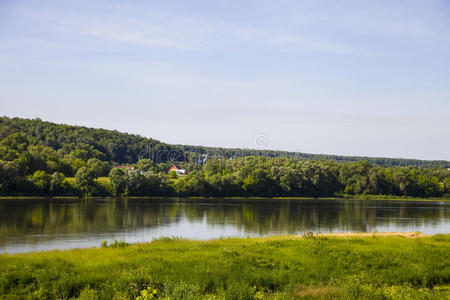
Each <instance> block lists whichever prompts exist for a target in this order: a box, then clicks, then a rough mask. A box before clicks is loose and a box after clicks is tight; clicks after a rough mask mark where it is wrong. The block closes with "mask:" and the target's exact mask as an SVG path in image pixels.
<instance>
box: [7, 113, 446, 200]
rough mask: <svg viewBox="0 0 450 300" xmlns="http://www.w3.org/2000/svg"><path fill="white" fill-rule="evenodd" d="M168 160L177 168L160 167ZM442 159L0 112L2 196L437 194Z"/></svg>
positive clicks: (441, 191) (441, 190)
mask: <svg viewBox="0 0 450 300" xmlns="http://www.w3.org/2000/svg"><path fill="white" fill-rule="evenodd" d="M206 155H207V156H206ZM206 157H207V158H208V159H206V160H205V158H206ZM173 164H178V165H180V166H181V167H182V168H184V169H186V171H187V175H185V176H179V175H176V174H174V173H170V174H169V173H168V170H169V168H170V167H171V165H173ZM449 168H450V162H448V161H424V160H409V159H393V158H365V157H345V156H331V155H312V154H305V153H289V152H282V151H268V150H248V149H222V148H211V147H201V146H183V145H170V144H165V143H162V142H160V141H157V140H154V139H150V138H144V137H141V136H138V135H132V134H127V133H120V132H118V131H112V130H104V129H93V128H86V127H80V126H69V125H60V124H54V123H50V122H44V121H41V120H40V119H33V120H30V119H20V118H8V117H2V118H0V195H3V196H37V195H39V196H216V197H229V196H242V197H249V196H253V197H300V196H302V197H303V196H304V197H341V196H349V195H396V196H413V197H442V196H446V195H447V196H448V195H449V194H450V169H449Z"/></svg>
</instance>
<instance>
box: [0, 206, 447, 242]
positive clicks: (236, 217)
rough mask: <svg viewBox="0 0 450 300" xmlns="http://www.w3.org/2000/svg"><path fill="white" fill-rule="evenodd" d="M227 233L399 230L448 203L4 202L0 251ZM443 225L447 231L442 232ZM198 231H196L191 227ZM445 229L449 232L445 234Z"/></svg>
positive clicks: (430, 218)
mask: <svg viewBox="0 0 450 300" xmlns="http://www.w3.org/2000/svg"><path fill="white" fill-rule="evenodd" d="M181 220H187V221H188V223H202V222H204V221H206V225H205V226H204V227H203V228H204V230H205V231H206V230H209V229H208V226H225V225H227V226H232V227H234V228H236V229H239V230H241V231H243V232H244V233H245V234H258V235H266V234H295V233H300V232H306V231H314V232H330V231H334V232H337V231H360V232H365V231H370V230H376V229H377V228H378V227H380V226H383V227H389V228H394V230H404V228H411V227H414V226H429V227H433V226H437V225H439V224H449V223H450V204H448V203H437V202H403V201H379V200H378V201H363V200H362V201H358V200H318V199H310V200H250V199H249V200H241V199H240V200H237V199H183V198H178V199H83V200H73V199H71V200H69V199H34V200H17V199H11V200H8V199H4V200H1V201H0V246H2V247H3V246H5V244H6V243H7V240H8V239H12V238H17V239H20V238H23V239H25V238H26V237H27V236H30V235H43V236H46V237H48V238H51V236H52V235H56V234H72V233H76V234H83V233H94V234H96V233H98V234H102V233H104V232H105V231H109V232H114V231H119V230H124V229H126V230H130V229H131V230H133V229H143V228H154V229H157V228H159V227H161V226H167V225H171V224H176V223H179V222H180V221H181ZM446 226H447V225H446ZM197 228H198V227H197ZM449 229H450V228H449Z"/></svg>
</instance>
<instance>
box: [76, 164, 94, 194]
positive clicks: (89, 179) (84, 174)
mask: <svg viewBox="0 0 450 300" xmlns="http://www.w3.org/2000/svg"><path fill="white" fill-rule="evenodd" d="M94 178H95V177H94V173H93V172H92V170H90V169H88V168H86V167H81V168H80V169H78V171H77V173H76V174H75V183H76V185H77V187H78V188H79V189H80V191H81V193H82V194H83V195H84V196H91V195H92V194H93V193H94V192H95V182H94Z"/></svg>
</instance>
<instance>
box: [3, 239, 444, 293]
mask: <svg viewBox="0 0 450 300" xmlns="http://www.w3.org/2000/svg"><path fill="white" fill-rule="evenodd" d="M99 246H100V245H99ZM144 294H145V295H146V296H144ZM0 295H1V297H0V298H2V299H3V298H6V299H8V298H11V299H17V298H32V299H69V298H72V299H75V298H80V299H136V298H137V297H139V296H141V297H142V298H139V299H145V298H144V297H149V295H151V296H152V297H158V298H165V299H297V298H307V299H336V298H338V299H339V298H341V299H357V298H360V299H448V298H449V297H450V235H442V234H440V235H435V236H432V237H421V238H406V237H400V236H377V235H375V234H374V235H373V236H370V237H324V236H317V235H311V234H309V235H304V236H303V238H300V239H299V238H298V237H271V238H252V239H250V238H249V239H221V240H213V241H190V240H183V239H179V238H162V239H159V240H155V241H153V242H152V243H146V244H134V245H127V244H126V243H121V242H116V243H114V244H113V245H111V246H108V245H106V244H105V243H104V244H103V248H91V249H75V250H67V251H50V252H41V253H28V254H15V255H0Z"/></svg>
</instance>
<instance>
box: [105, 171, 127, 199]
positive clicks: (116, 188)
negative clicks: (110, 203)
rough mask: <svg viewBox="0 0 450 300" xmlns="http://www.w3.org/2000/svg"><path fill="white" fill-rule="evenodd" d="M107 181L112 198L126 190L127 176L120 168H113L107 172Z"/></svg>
mask: <svg viewBox="0 0 450 300" xmlns="http://www.w3.org/2000/svg"><path fill="white" fill-rule="evenodd" d="M109 181H110V182H111V187H112V190H113V193H114V196H120V195H122V194H123V193H124V192H125V190H126V188H127V176H126V174H125V172H124V171H123V170H122V169H120V168H114V169H112V170H111V171H110V172H109Z"/></svg>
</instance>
